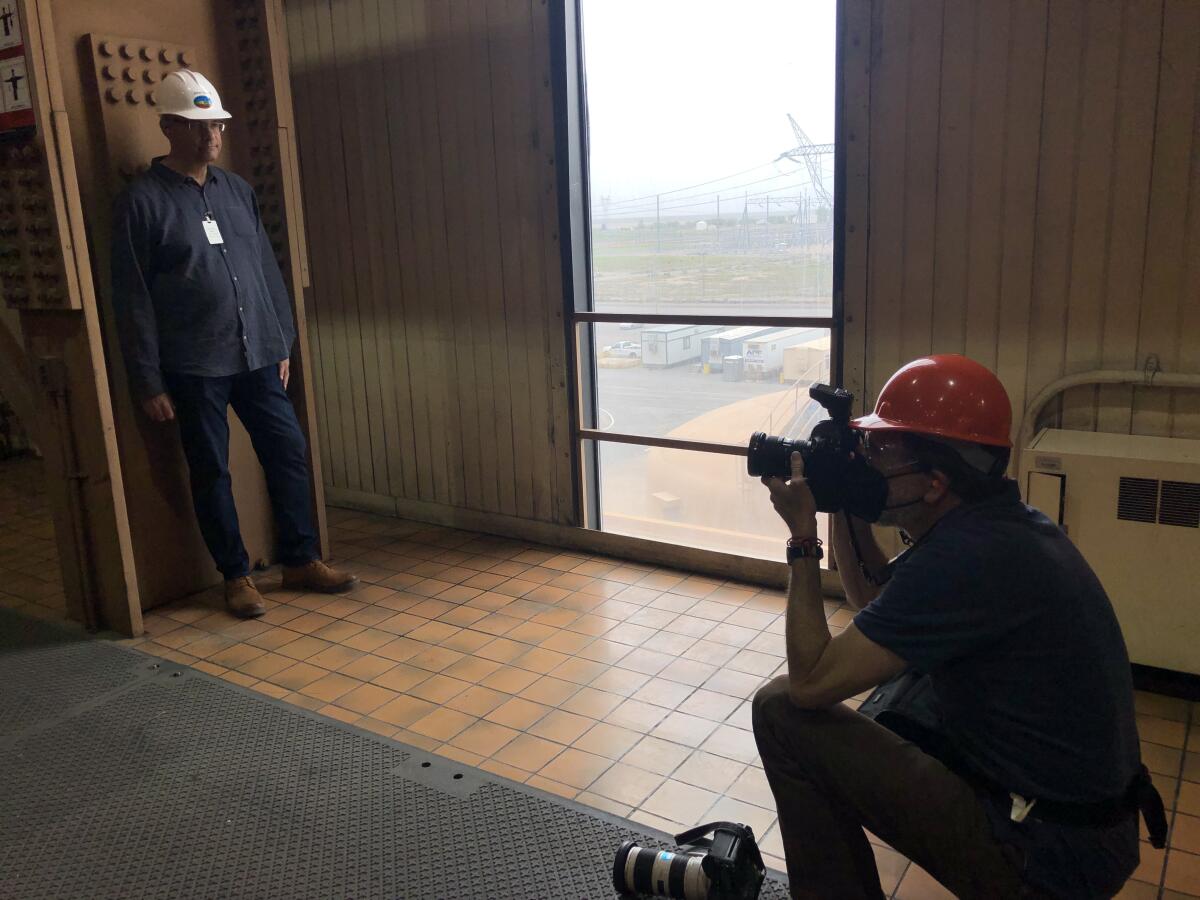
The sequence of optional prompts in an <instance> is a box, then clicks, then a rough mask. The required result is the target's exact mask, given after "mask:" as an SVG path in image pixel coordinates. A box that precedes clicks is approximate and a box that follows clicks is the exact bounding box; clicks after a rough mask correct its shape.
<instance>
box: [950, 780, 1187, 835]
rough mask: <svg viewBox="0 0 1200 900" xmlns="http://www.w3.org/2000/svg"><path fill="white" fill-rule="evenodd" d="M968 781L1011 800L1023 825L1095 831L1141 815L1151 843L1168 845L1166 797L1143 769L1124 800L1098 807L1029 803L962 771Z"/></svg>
mask: <svg viewBox="0 0 1200 900" xmlns="http://www.w3.org/2000/svg"><path fill="white" fill-rule="evenodd" d="M959 774H960V775H962V776H963V777H964V778H966V779H967V780H968V781H970V782H972V783H974V784H976V785H978V786H979V787H981V788H983V789H985V790H986V791H988V792H989V793H991V794H995V795H998V796H999V797H1010V798H1012V801H1013V812H1014V815H1013V818H1014V819H1015V820H1016V821H1021V820H1022V819H1024V818H1026V816H1032V817H1033V818H1035V819H1041V820H1042V821H1043V822H1050V823H1054V824H1059V825H1076V826H1081V827H1091V828H1109V827H1112V826H1113V825H1119V824H1120V823H1121V822H1123V821H1125V820H1126V819H1127V818H1129V817H1130V816H1131V815H1134V814H1136V813H1138V812H1140V813H1141V814H1142V817H1143V818H1144V819H1145V820H1146V830H1147V831H1148V832H1149V833H1150V843H1151V844H1153V845H1154V846H1155V847H1157V848H1159V849H1162V848H1163V847H1165V846H1166V842H1167V814H1166V810H1165V809H1164V808H1163V802H1162V797H1161V796H1159V793H1158V789H1157V788H1156V787H1155V786H1154V782H1153V781H1152V780H1151V779H1150V771H1149V769H1147V768H1146V767H1145V766H1142V767H1141V769H1140V770H1139V771H1138V773H1137V774H1136V775H1135V776H1134V777H1133V780H1132V781H1130V782H1129V786H1128V787H1127V788H1126V789H1125V793H1124V794H1122V795H1121V796H1120V797H1114V798H1112V799H1109V800H1101V801H1098V802H1096V803H1066V802H1063V801H1061V800H1047V799H1045V798H1042V797H1037V798H1034V799H1027V798H1024V797H1020V796H1019V795H1016V794H1013V793H1011V792H1010V791H1008V790H1005V788H1004V787H1003V786H1001V785H999V784H997V783H996V782H994V781H992V780H991V779H989V778H987V777H985V776H983V775H980V774H979V773H978V772H974V771H966V772H964V771H961V770H960V771H959Z"/></svg>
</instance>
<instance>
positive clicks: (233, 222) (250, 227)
mask: <svg viewBox="0 0 1200 900" xmlns="http://www.w3.org/2000/svg"><path fill="white" fill-rule="evenodd" d="M220 216H221V218H220V220H219V221H218V224H219V225H220V226H221V227H222V228H226V227H227V228H228V229H229V232H230V233H231V234H236V235H237V236H238V237H241V238H252V237H254V235H255V233H256V232H257V231H258V223H257V221H255V217H254V216H253V215H252V214H251V213H250V211H249V210H247V209H243V208H242V207H240V206H227V207H225V208H224V209H222V210H221V211H220Z"/></svg>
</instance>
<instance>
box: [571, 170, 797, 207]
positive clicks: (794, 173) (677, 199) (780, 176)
mask: <svg viewBox="0 0 1200 900" xmlns="http://www.w3.org/2000/svg"><path fill="white" fill-rule="evenodd" d="M800 174H806V173H804V171H803V170H802V169H795V170H793V171H791V172H780V173H778V174H775V175H772V176H770V177H769V178H758V179H756V180H754V181H745V182H742V183H741V184H731V185H728V186H727V187H723V188H721V190H720V191H702V192H701V193H698V194H686V195H684V196H683V197H671V198H669V199H670V201H671V203H672V204H674V205H672V206H663V207H662V208H663V209H678V208H679V206H678V204H679V203H680V201H684V200H693V199H695V198H697V197H715V196H716V195H717V194H723V193H724V192H726V191H735V190H739V189H741V188H747V187H751V186H753V185H756V184H763V183H764V182H767V181H778V180H780V179H784V178H786V179H791V178H795V177H796V176H797V175H800ZM791 187H792V185H790V184H786V185H780V186H779V187H778V188H773V189H772V190H786V189H789V188H791ZM769 192H770V191H769V190H768V191H759V192H758V193H769ZM658 196H660V195H653V196H652V197H651V199H656V198H657V197H658ZM731 199H733V200H736V199H737V198H736V197H732V198H731ZM625 202H626V203H630V202H632V201H625ZM701 202H703V201H701ZM684 205H693V206H694V205H695V204H694V203H693V204H684ZM613 206H614V204H612V203H609V204H601V205H600V212H601V214H602V215H603V216H605V217H611V216H612V215H634V214H636V213H637V212H638V211H639V210H646V211H649V210H653V209H654V208H655V204H654V203H645V204H641V205H639V206H634V207H628V206H618V207H617V208H616V209H613ZM592 208H593V210H595V208H596V206H595V204H594V203H593V204H592Z"/></svg>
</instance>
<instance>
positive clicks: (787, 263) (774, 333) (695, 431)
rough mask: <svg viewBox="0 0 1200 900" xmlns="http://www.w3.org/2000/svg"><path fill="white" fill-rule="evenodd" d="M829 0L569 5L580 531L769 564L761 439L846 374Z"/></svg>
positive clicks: (807, 421) (806, 426) (582, 0)
mask: <svg viewBox="0 0 1200 900" xmlns="http://www.w3.org/2000/svg"><path fill="white" fill-rule="evenodd" d="M836 5H837V4H836V0H811V2H806V3H797V2H795V0H746V2H743V3H739V4H729V3H719V2H697V0H652V2H649V3H647V2H644V0H636V2H635V0H579V11H580V13H581V18H582V29H581V34H582V44H583V46H582V50H583V52H582V57H583V60H584V74H585V80H586V92H585V94H584V96H585V102H586V111H587V117H586V122H587V125H586V129H584V128H583V127H582V126H581V128H580V130H581V132H582V131H585V130H586V141H585V143H584V147H585V148H586V150H585V152H586V162H587V165H586V171H587V173H588V180H587V190H586V191H585V192H584V194H583V196H584V197H586V200H585V203H586V207H587V208H586V210H585V214H586V216H587V224H588V226H589V227H588V229H587V230H588V232H589V233H590V243H589V244H587V245H585V246H584V248H583V252H584V253H585V254H586V257H585V262H586V263H588V264H589V265H587V266H586V267H585V268H586V271H587V274H588V278H589V280H588V283H587V291H586V295H587V301H586V303H583V304H579V303H577V312H576V314H575V318H574V321H575V328H576V338H577V348H578V350H579V353H578V358H579V360H580V366H581V371H580V379H579V383H580V386H581V397H580V405H579V408H580V424H581V428H580V430H579V435H578V436H579V440H580V442H581V445H580V446H581V449H582V451H583V458H584V459H585V460H586V461H587V464H586V478H585V482H586V484H585V486H586V487H587V488H589V490H588V491H587V492H586V493H587V497H588V500H589V504H588V512H589V519H590V521H589V524H591V525H593V526H594V527H600V528H603V529H605V530H607V531H613V532H618V533H621V534H626V535H631V536H635V537H642V538H649V539H653V540H659V541H667V542H671V543H675V544H682V545H687V546H693V547H697V548H702V549H707V550H717V551H723V552H729V553H737V554H741V555H746V556H755V557H761V558H766V559H782V557H783V549H782V548H783V541H784V539H785V538H786V532H785V529H784V527H783V525H782V523H781V522H780V521H779V520H778V518H777V517H776V515H775V514H774V512H773V511H772V510H771V507H770V503H769V502H768V499H767V493H766V490H765V489H764V488H763V487H762V485H761V484H759V483H758V482H757V481H756V480H755V479H752V478H750V477H749V476H748V475H747V474H746V466H745V458H744V455H743V453H744V448H745V446H746V443H747V441H748V440H749V437H750V435H751V433H752V432H755V431H765V432H768V433H770V434H783V435H788V436H792V437H801V436H807V434H808V432H809V430H810V429H811V427H812V423H813V422H814V421H815V420H816V419H817V418H820V417H821V415H822V413H821V411H820V410H819V408H816V407H815V404H813V403H812V402H811V401H810V400H809V397H808V387H809V386H810V385H811V384H813V383H814V382H828V381H830V380H836V373H837V369H838V346H839V341H840V328H839V325H840V320H839V316H840V310H839V309H838V304H837V303H836V302H835V292H834V196H833V195H834V145H833V140H834V109H835V51H836V43H837V42H836Z"/></svg>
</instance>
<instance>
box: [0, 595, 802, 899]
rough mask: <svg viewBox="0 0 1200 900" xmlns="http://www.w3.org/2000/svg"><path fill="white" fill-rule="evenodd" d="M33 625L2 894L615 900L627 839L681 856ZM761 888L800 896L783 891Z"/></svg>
mask: <svg viewBox="0 0 1200 900" xmlns="http://www.w3.org/2000/svg"><path fill="white" fill-rule="evenodd" d="M26 621H27V620H24V619H22V618H21V617H19V616H15V615H14V614H11V613H6V612H3V611H0V635H3V637H2V638H0V772H3V773H4V775H3V789H2V791H0V873H2V875H0V897H5V898H8V897H12V898H22V900H26V898H40V897H47V898H49V897H53V898H65V897H87V898H101V897H112V898H127V897H184V898H192V897H199V898H208V897H239V898H240V897H247V898H249V897H254V898H258V897H261V898H275V897H278V898H299V897H319V898H335V897H405V898H415V900H416V898H419V900H425V898H447V900H451V898H454V900H457V898H467V897H478V898H487V900H495V898H510V897H511V898H521V900H526V898H559V897H562V898H610V897H614V896H615V894H614V892H613V889H612V883H611V871H612V858H613V854H614V852H615V851H616V849H617V847H618V846H619V845H620V844H621V842H622V841H624V840H626V839H635V840H638V841H639V842H640V843H643V844H644V845H646V846H655V847H669V846H670V841H669V838H668V836H667V835H663V834H658V833H655V832H652V831H648V830H646V829H643V828H641V827H640V826H636V825H634V824H633V823H629V822H626V821H624V820H621V819H617V818H615V817H613V816H608V815H606V814H604V813H598V812H596V811H594V810H591V809H588V808H586V807H583V806H581V805H579V804H575V803H571V802H568V801H565V800H562V799H560V798H557V797H553V796H550V795H547V794H544V793H542V792H540V791H536V790H533V789H531V788H527V787H525V786H524V785H518V784H515V783H512V782H508V781H505V780H504V779H500V778H497V777H494V776H492V775H489V774H488V773H485V772H482V771H480V770H478V769H473V768H471V767H468V766H463V765H461V764H458V763H455V762H453V761H451V760H448V759H445V758H442V757H439V756H436V755H433V754H428V753H424V752H422V751H419V750H416V749H414V748H411V747H406V746H404V745H402V744H399V743H397V742H395V741H390V740H387V739H385V738H381V737H378V736H376V735H373V734H371V733H369V732H365V731H361V730H359V729H356V728H352V727H350V726H346V725H343V724H342V723H339V722H335V721H332V720H330V719H326V718H324V717H322V716H318V715H316V714H313V713H309V712H307V711H305V710H301V709H298V708H295V707H293V706H290V705H288V704H284V703H282V702H280V701H275V700H272V699H270V698H268V697H265V696H262V695H260V694H258V693H256V692H253V691H249V690H246V689H243V688H240V687H237V686H235V685H232V684H229V683H227V682H225V681H223V680H220V679H215V678H211V677H209V676H208V675H205V674H204V673H201V672H197V671H195V670H192V669H189V668H187V667H184V666H179V665H176V664H174V663H168V662H164V661H161V660H158V659H155V658H153V657H149V656H146V655H145V654H142V653H139V652H137V651H134V650H128V649H125V648H123V647H118V646H115V645H112V644H107V643H104V642H99V641H86V642H83V641H78V640H76V639H74V638H73V637H72V636H70V635H69V634H68V633H66V632H61V633H59V634H58V635H57V637H56V635H55V634H54V631H53V629H50V627H49V626H45V625H44V624H42V623H37V624H36V627H28V628H26V627H24V626H23V625H22V626H20V627H17V625H18V623H20V622H26ZM48 629H49V630H48ZM14 634H23V635H26V636H27V637H28V638H29V640H28V642H27V643H22V642H21V641H20V640H14V639H13V635H14ZM761 896H763V897H766V898H785V897H786V896H787V891H786V887H785V885H784V884H783V883H781V882H780V881H778V880H775V879H768V881H767V882H766V883H765V884H764V885H763V891H762V895H761Z"/></svg>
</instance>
